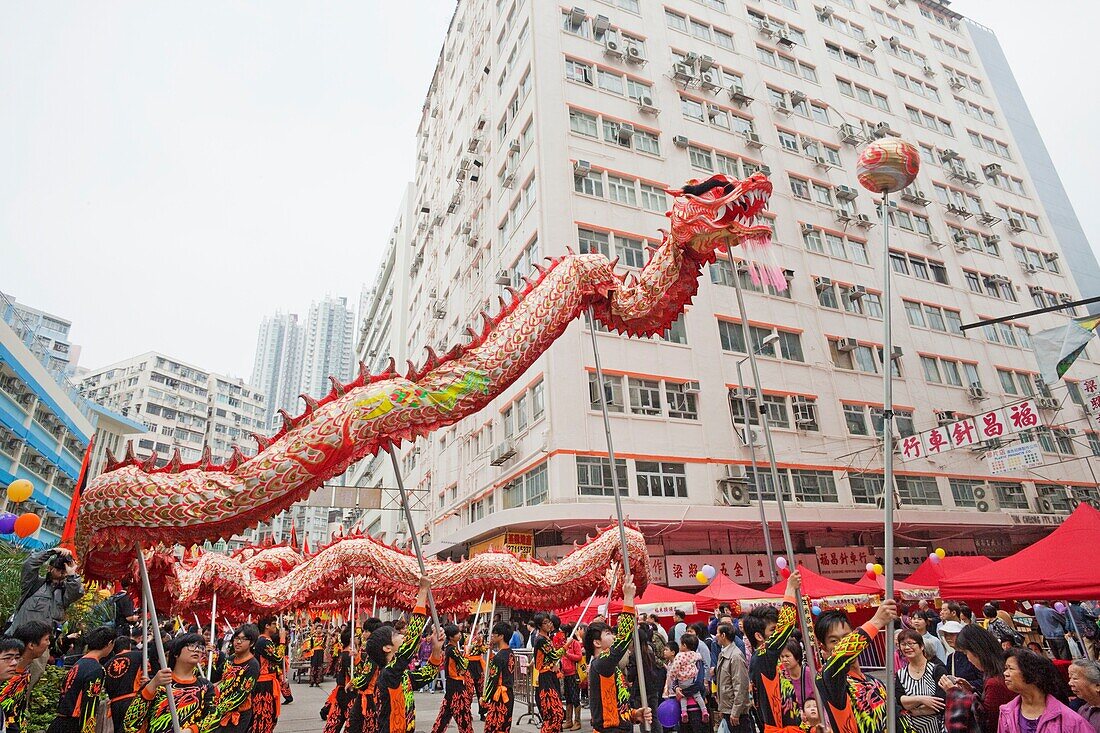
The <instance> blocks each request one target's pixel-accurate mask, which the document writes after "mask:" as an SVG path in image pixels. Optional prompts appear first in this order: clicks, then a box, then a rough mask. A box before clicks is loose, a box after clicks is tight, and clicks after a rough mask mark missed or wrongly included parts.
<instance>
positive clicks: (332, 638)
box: [326, 629, 344, 677]
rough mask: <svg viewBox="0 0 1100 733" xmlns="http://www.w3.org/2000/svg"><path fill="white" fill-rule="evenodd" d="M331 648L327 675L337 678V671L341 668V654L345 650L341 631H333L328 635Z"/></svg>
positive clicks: (329, 649)
mask: <svg viewBox="0 0 1100 733" xmlns="http://www.w3.org/2000/svg"><path fill="white" fill-rule="evenodd" d="M328 637H329V639H328V641H329V647H328V657H327V659H328V663H327V665H326V669H327V673H328V674H330V675H332V676H334V677H335V676H336V670H337V669H339V667H340V653H341V652H342V651H343V650H344V644H343V641H342V633H341V631H340V629H332V631H330V632H329V635H328Z"/></svg>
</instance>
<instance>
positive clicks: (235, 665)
mask: <svg viewBox="0 0 1100 733" xmlns="http://www.w3.org/2000/svg"><path fill="white" fill-rule="evenodd" d="M259 677H260V661H259V660H258V659H256V657H254V656H249V657H248V659H246V660H244V661H243V662H237V661H230V662H229V663H228V664H226V665H225V668H224V669H223V670H222V672H221V677H220V678H219V680H218V686H217V692H218V697H217V704H216V705H215V707H214V712H213V714H212V715H211V716H210V717H209V718H207V720H206V725H205V726H203V729H202V731H201V733H213V731H221V732H222V733H248V730H249V728H251V727H252V691H253V689H254V688H255V687H256V680H257V679H259Z"/></svg>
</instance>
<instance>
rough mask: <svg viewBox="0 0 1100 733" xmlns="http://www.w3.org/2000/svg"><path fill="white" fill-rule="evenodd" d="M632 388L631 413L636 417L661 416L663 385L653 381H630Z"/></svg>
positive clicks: (634, 379)
mask: <svg viewBox="0 0 1100 733" xmlns="http://www.w3.org/2000/svg"><path fill="white" fill-rule="evenodd" d="M628 383H629V386H630V411H631V412H632V413H634V414H635V415H660V414H661V383H660V382H658V381H654V380H651V379H636V378H634V377H631V378H630V379H629V380H628Z"/></svg>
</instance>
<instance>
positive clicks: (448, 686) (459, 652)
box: [432, 624, 474, 733]
mask: <svg viewBox="0 0 1100 733" xmlns="http://www.w3.org/2000/svg"><path fill="white" fill-rule="evenodd" d="M443 631H444V633H445V634H446V636H447V645H446V647H445V648H444V651H443V656H444V659H445V661H444V664H443V669H444V682H443V704H442V705H440V707H439V715H438V716H436V719H435V725H433V726H432V733H443V731H445V730H447V726H448V725H450V723H451V718H454V719H455V723H457V724H458V733H473V730H474V722H473V719H472V716H471V715H470V705H471V704H472V703H473V698H474V678H473V676H471V675H470V669H469V667H470V663H469V660H468V659H467V658H466V654H465V653H464V651H463V649H462V630H461V629H459V628H458V627H457V626H455V625H454V624H447V625H446V626H444V627H443Z"/></svg>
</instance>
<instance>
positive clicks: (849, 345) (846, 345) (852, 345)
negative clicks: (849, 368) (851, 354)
mask: <svg viewBox="0 0 1100 733" xmlns="http://www.w3.org/2000/svg"><path fill="white" fill-rule="evenodd" d="M857 346H859V344H858V343H857V342H856V340H855V339H852V338H842V339H838V340H837V342H836V350H837V351H839V352H841V353H845V352H848V351H855V350H856V347H857Z"/></svg>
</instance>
